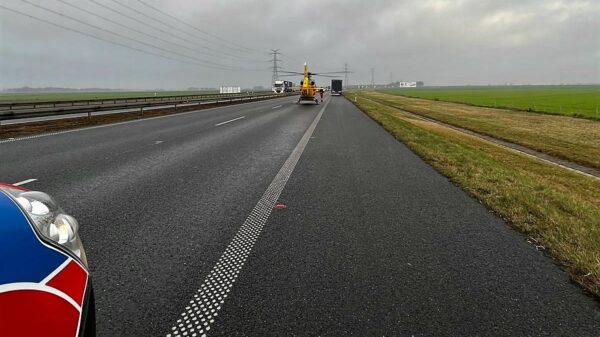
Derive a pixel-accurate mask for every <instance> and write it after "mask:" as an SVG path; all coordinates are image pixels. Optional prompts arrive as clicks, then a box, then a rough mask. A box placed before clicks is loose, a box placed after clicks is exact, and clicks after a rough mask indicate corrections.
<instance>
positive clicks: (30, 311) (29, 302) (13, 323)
mask: <svg viewBox="0 0 600 337" xmlns="http://www.w3.org/2000/svg"><path fill="white" fill-rule="evenodd" d="M18 191H26V190H25V189H22V188H20V187H17V186H12V185H0V336H48V337H54V336H56V337H67V336H69V337H70V336H73V337H79V336H80V337H90V336H91V335H94V334H95V314H94V299H93V290H92V287H91V282H90V275H89V271H88V268H87V266H86V264H87V261H85V255H84V256H83V258H81V257H78V256H77V255H75V254H72V253H71V252H70V251H69V250H68V249H65V248H63V247H61V245H60V244H58V243H56V242H53V241H52V240H48V239H47V238H45V237H44V236H43V235H40V233H38V231H37V230H36V227H35V224H34V223H33V221H32V218H31V217H30V216H29V214H28V213H27V212H26V210H24V209H23V207H22V206H21V205H20V204H19V202H17V200H16V198H15V193H14V192H18ZM11 192H12V193H11Z"/></svg>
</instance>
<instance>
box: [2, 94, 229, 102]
mask: <svg viewBox="0 0 600 337" xmlns="http://www.w3.org/2000/svg"><path fill="white" fill-rule="evenodd" d="M218 93H219V92H218V91H106V92H104V91H103V92H52V93H22V94H0V102H18V101H74V100H80V99H83V100H85V99H113V98H132V97H164V96H185V95H206V94H218ZM154 94H156V96H155V95H154Z"/></svg>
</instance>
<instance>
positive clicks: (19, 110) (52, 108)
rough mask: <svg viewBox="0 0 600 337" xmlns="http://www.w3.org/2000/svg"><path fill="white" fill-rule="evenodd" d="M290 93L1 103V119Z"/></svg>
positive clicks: (207, 102) (90, 112)
mask: <svg viewBox="0 0 600 337" xmlns="http://www.w3.org/2000/svg"><path fill="white" fill-rule="evenodd" d="M286 95H287V94H275V93H273V92H256V93H239V94H204V95H181V96H162V97H160V96H158V97H152V96H150V97H129V98H112V99H88V100H55V101H16V102H0V121H2V120H11V119H21V118H31V117H45V116H53V115H69V114H79V113H88V115H91V114H92V113H93V112H100V111H111V110H125V109H126V110H128V111H124V112H131V111H132V109H140V111H141V112H143V110H144V108H152V107H154V108H156V107H160V106H165V107H166V108H170V107H174V108H177V107H178V106H181V105H194V104H211V103H213V104H221V103H232V102H235V101H251V100H257V99H267V98H276V97H282V96H286Z"/></svg>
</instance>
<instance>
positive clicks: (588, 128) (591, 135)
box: [361, 92, 600, 169]
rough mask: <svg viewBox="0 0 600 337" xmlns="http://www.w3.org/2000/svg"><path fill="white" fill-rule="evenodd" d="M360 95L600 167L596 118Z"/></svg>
mask: <svg viewBox="0 0 600 337" xmlns="http://www.w3.org/2000/svg"><path fill="white" fill-rule="evenodd" d="M361 95H365V96H366V97H369V98H371V99H374V100H377V101H380V102H385V103H386V104H389V105H393V106H395V107H397V108H400V109H403V110H406V111H410V112H414V113H417V114H421V115H423V116H427V117H431V118H434V119H437V120H440V121H443V122H446V123H448V124H452V125H455V126H459V127H462V128H465V129H469V130H472V131H475V132H479V133H483V134H486V135H490V136H492V137H495V138H498V139H503V140H507V141H510V142H513V143H516V144H520V145H523V146H526V147H529V148H531V149H534V150H537V151H540V152H543V153H546V154H549V155H552V156H555V157H559V158H563V159H566V160H569V161H572V162H576V163H579V164H582V165H585V166H589V167H593V168H596V169H599V168H600V122H599V121H595V120H589V119H581V118H572V117H566V116H555V115H544V114H536V113H530V112H525V111H515V110H506V109H494V108H482V107H475V106H470V105H464V104H457V103H450V102H441V101H431V100H426V99H418V98H409V97H404V96H398V95H391V94H386V93H382V92H364V93H361Z"/></svg>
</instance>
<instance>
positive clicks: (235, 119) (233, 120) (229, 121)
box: [215, 116, 246, 126]
mask: <svg viewBox="0 0 600 337" xmlns="http://www.w3.org/2000/svg"><path fill="white" fill-rule="evenodd" d="M242 118H246V116H242V117H238V118H234V119H230V120H228V121H224V122H221V123H219V124H215V126H220V125H223V124H227V123H231V122H235V121H237V120H240V119H242Z"/></svg>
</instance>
